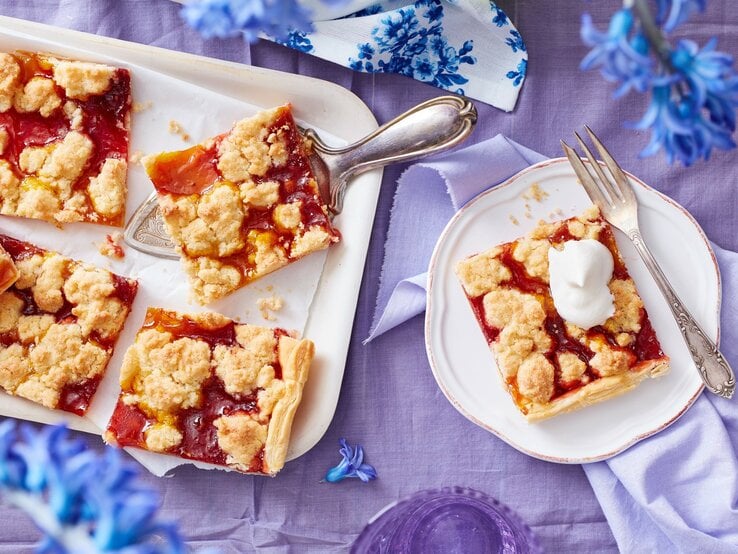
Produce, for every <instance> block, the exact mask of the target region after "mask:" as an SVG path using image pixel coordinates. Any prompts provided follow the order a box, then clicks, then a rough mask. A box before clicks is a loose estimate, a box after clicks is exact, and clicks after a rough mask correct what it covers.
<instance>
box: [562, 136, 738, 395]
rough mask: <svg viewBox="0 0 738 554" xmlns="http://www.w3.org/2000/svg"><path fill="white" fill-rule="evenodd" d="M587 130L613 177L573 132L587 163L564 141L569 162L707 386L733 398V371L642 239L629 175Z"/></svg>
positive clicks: (636, 203) (636, 205) (717, 392)
mask: <svg viewBox="0 0 738 554" xmlns="http://www.w3.org/2000/svg"><path fill="white" fill-rule="evenodd" d="M585 129H586V130H587V134H588V135H589V138H590V139H591V140H592V142H593V143H594V145H595V148H596V149H597V151H598V152H599V154H600V156H601V158H602V160H603V162H604V165H605V167H607V169H608V170H609V174H610V177H609V178H608V176H607V174H606V173H605V170H604V169H603V168H602V166H601V165H600V163H599V162H597V160H596V159H595V157H594V155H593V154H592V152H591V150H590V149H589V148H588V147H587V144H586V143H585V142H584V141H583V140H582V138H581V137H580V136H579V134H577V133H574V135H576V137H577V141H578V142H579V146H580V147H581V148H582V150H584V152H585V154H586V155H587V161H588V164H586V165H585V163H584V161H583V159H582V158H580V157H579V156H578V155H577V153H576V151H575V150H574V149H573V148H571V147H570V146H569V145H568V144H566V143H565V142H564V141H563V140H562V141H561V146H562V147H563V148H564V152H565V153H566V157H567V158H569V163H570V164H571V165H572V167H573V168H574V172H575V173H576V174H577V177H579V180H580V182H581V183H582V186H583V187H584V189H585V190H586V191H587V194H588V195H589V197H590V199H591V200H592V201H593V202H594V203H595V204H597V206H599V208H600V211H601V212H602V215H603V216H604V217H605V219H606V220H607V221H608V222H609V223H610V224H611V225H613V226H614V227H616V228H617V229H620V230H621V231H622V232H623V233H625V234H626V235H627V237H628V238H629V239H630V241H631V242H632V243H633V245H634V246H635V248H636V250H637V251H638V254H640V256H641V259H643V262H644V263H645V264H646V267H647V268H648V270H649V271H650V272H651V275H652V276H653V278H654V279H655V280H656V284H657V285H658V286H659V288H660V289H661V292H662V293H663V295H664V296H665V297H666V300H667V302H668V303H669V307H670V308H671V312H672V313H673V314H674V318H675V319H676V322H677V324H678V325H679V330H680V331H681V332H682V336H683V337H684V341H685V342H686V343H687V347H688V348H689V352H690V353H691V354H692V359H693V360H694V363H695V365H696V366H697V369H698V371H699V373H700V377H701V378H702V381H703V382H704V383H705V386H706V387H707V389H708V390H709V391H710V392H712V393H714V394H717V395H718V396H722V397H724V398H732V396H733V392H734V391H735V375H734V373H733V370H732V369H731V367H730V365H729V364H728V362H727V360H726V359H725V357H724V356H723V355H722V353H721V352H720V350H718V347H717V345H716V344H715V343H714V342H713V341H712V340H710V338H709V337H708V336H707V334H706V333H705V332H704V331H703V330H702V327H700V325H699V324H698V323H697V321H696V320H695V319H694V317H692V314H690V313H689V310H687V308H686V307H685V306H684V304H683V303H682V301H681V300H680V299H679V297H678V296H677V294H676V292H675V291H674V289H673V288H672V286H671V284H670V283H669V281H668V279H667V278H666V276H665V275H664V272H663V271H662V270H661V268H660V267H659V265H658V263H657V262H656V259H655V258H654V257H653V254H651V252H650V250H649V249H648V247H647V246H646V243H645V242H644V241H643V237H642V236H641V231H640V229H639V228H638V202H637V200H636V197H635V194H634V193H633V189H632V188H631V186H630V182H629V181H628V177H627V176H626V175H625V172H624V171H623V170H622V169H621V168H620V166H619V165H618V164H617V162H616V161H615V160H614V159H613V157H612V156H611V155H610V153H609V152H608V151H607V149H606V148H605V147H604V146H603V144H602V142H600V140H599V139H598V138H597V136H595V134H594V133H593V132H592V130H591V129H590V128H589V127H587V126H586V125H585ZM588 167H589V168H591V169H592V170H593V171H594V173H593V172H592V171H590V170H589V169H588Z"/></svg>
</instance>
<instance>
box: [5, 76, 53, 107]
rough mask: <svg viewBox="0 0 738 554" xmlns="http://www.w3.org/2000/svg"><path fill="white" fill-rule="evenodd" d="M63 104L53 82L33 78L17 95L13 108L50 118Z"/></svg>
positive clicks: (42, 78)
mask: <svg viewBox="0 0 738 554" xmlns="http://www.w3.org/2000/svg"><path fill="white" fill-rule="evenodd" d="M61 103H62V100H61V98H59V96H58V95H57V94H56V86H55V85H54V81H53V80H51V79H49V78H48V77H33V78H32V79H31V80H30V81H28V82H27V83H26V84H25V86H24V87H23V88H22V89H20V90H18V92H17V93H16V94H15V100H14V102H13V107H14V108H15V109H16V111H18V112H20V113H28V112H39V113H40V114H41V115H42V116H43V117H49V116H50V115H51V114H52V113H54V112H55V111H56V110H57V108H58V107H59V106H61Z"/></svg>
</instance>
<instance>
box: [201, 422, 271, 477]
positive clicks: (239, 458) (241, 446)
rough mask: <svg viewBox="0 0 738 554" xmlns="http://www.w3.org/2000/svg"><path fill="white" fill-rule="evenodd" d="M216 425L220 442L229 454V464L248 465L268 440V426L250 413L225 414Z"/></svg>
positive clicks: (224, 450)
mask: <svg viewBox="0 0 738 554" xmlns="http://www.w3.org/2000/svg"><path fill="white" fill-rule="evenodd" d="M214 425H215V427H216V428H217V429H218V444H219V445H220V448H221V449H222V450H223V452H225V453H226V454H227V455H228V458H227V460H226V461H227V463H229V464H238V465H244V466H246V467H248V465H249V463H250V462H251V460H253V459H254V457H255V456H256V455H257V454H258V453H259V451H260V450H261V449H262V448H263V446H264V443H265V442H266V438H267V426H266V425H265V424H263V423H260V422H258V421H256V420H255V419H253V418H252V417H251V415H249V414H235V415H227V416H223V417H220V418H218V419H216V420H215V422H214Z"/></svg>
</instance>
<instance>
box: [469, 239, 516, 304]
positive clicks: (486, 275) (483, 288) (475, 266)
mask: <svg viewBox="0 0 738 554" xmlns="http://www.w3.org/2000/svg"><path fill="white" fill-rule="evenodd" d="M501 252H502V251H501V250H500V249H499V248H492V249H491V250H488V251H487V252H483V253H481V254H478V255H477V256H472V257H470V258H467V259H465V260H463V261H461V262H459V263H458V265H457V266H456V274H457V275H458V276H459V279H461V282H462V283H463V285H464V290H466V292H467V294H469V295H470V296H479V295H481V294H484V293H485V292H489V291H491V290H493V289H495V288H496V287H497V285H499V284H500V283H501V282H503V281H507V280H508V279H510V278H511V277H512V273H510V270H509V269H508V268H507V267H505V266H504V265H503V264H502V263H501V262H500V260H499V259H498V256H499V254H500V253H501Z"/></svg>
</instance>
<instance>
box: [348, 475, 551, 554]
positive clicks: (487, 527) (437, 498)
mask: <svg viewBox="0 0 738 554" xmlns="http://www.w3.org/2000/svg"><path fill="white" fill-rule="evenodd" d="M468 552H475V553H478V554H498V553H499V554H539V553H542V552H543V550H542V549H541V547H540V544H539V542H538V539H537V538H536V537H535V535H534V534H533V532H532V531H531V529H530V527H528V525H526V524H525V523H524V522H523V520H522V519H520V517H519V516H518V515H517V514H516V513H515V512H513V511H512V510H511V509H510V508H508V507H507V506H505V505H504V504H502V503H500V502H499V501H497V500H495V499H494V498H491V497H489V496H487V495H486V494H484V493H481V492H479V491H476V490H473V489H468V488H462V487H444V488H442V489H433V490H424V491H420V492H417V493H415V494H413V495H412V496H410V497H408V498H406V499H404V500H401V501H399V502H396V503H394V504H390V505H389V506H387V507H386V508H384V509H383V510H382V511H381V512H379V513H378V514H377V515H375V516H374V517H373V518H372V519H371V520H370V521H369V523H368V525H367V526H366V527H365V528H364V530H363V531H362V533H361V534H360V535H359V538H358V539H357V540H356V542H355V543H354V544H353V546H352V548H351V553H352V554H384V553H403V554H457V553H458V554H461V553H468Z"/></svg>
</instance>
